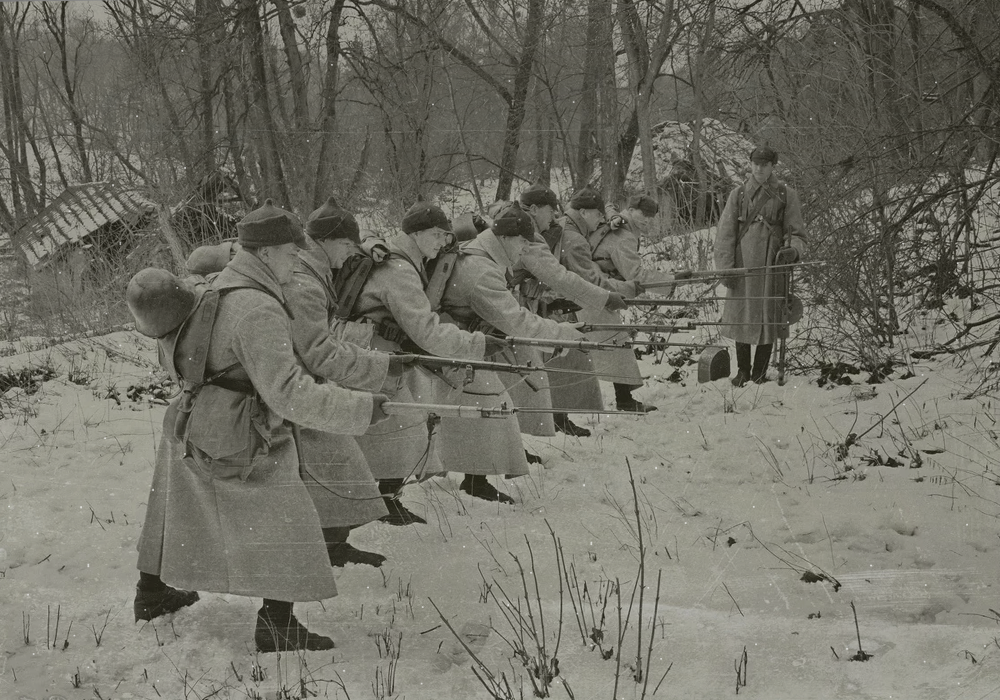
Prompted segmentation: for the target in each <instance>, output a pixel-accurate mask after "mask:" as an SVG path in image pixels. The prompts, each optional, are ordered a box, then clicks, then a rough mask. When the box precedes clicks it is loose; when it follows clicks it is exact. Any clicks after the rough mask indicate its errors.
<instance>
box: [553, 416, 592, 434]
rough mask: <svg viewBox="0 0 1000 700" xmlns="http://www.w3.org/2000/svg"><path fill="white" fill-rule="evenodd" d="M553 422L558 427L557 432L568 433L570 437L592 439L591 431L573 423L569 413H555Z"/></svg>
mask: <svg viewBox="0 0 1000 700" xmlns="http://www.w3.org/2000/svg"><path fill="white" fill-rule="evenodd" d="M552 422H553V423H554V424H555V426H556V432H559V433H566V434H567V435H569V436H570V437H590V431H589V430H587V429H586V428H581V427H580V426H579V425H577V424H576V423H574V422H573V421H571V420H570V419H569V414H568V413H553V414H552Z"/></svg>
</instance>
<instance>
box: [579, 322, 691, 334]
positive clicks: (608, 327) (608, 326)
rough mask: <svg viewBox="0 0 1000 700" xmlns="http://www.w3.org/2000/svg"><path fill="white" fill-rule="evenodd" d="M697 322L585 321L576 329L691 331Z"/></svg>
mask: <svg viewBox="0 0 1000 700" xmlns="http://www.w3.org/2000/svg"><path fill="white" fill-rule="evenodd" d="M697 326H698V324H696V323H688V324H687V325H683V326H665V325H656V324H641V323H639V324H635V325H628V324H621V323H587V324H585V325H583V326H580V328H579V329H578V330H579V331H580V332H581V333H592V332H594V331H635V332H636V333H679V332H680V331H693V330H694V329H695V328H696V327H697Z"/></svg>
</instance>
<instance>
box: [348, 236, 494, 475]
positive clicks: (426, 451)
mask: <svg viewBox="0 0 1000 700" xmlns="http://www.w3.org/2000/svg"><path fill="white" fill-rule="evenodd" d="M386 245H387V247H388V248H389V251H390V254H389V259H388V260H386V261H385V262H384V263H382V264H381V265H379V266H377V267H376V268H375V269H374V270H373V272H372V274H371V276H370V277H369V278H368V281H367V282H366V283H365V286H364V288H363V289H362V291H361V294H360V295H359V297H358V301H357V305H356V309H357V311H358V313H360V314H361V319H360V320H362V321H363V322H366V323H369V324H371V325H373V326H374V327H375V328H376V329H383V330H382V331H379V330H376V332H375V334H374V336H373V337H372V346H373V347H374V348H376V349H378V350H383V351H387V352H393V351H399V350H400V349H401V346H400V344H399V342H398V341H396V340H391V339H388V338H386V337H385V335H384V333H385V330H384V328H385V325H384V324H388V325H389V326H390V327H395V328H398V329H399V331H400V332H401V333H402V334H404V335H405V336H406V337H407V338H409V340H410V342H412V343H413V344H414V345H415V346H416V347H418V348H419V349H420V350H421V351H422V352H424V353H426V354H430V355H437V356H439V357H454V358H466V359H472V360H481V359H482V358H483V353H484V352H485V350H486V338H485V336H484V335H483V334H482V333H467V332H465V331H463V330H461V329H460V328H458V327H457V326H455V325H453V324H450V323H444V322H442V320H441V317H440V316H439V315H438V314H437V313H436V312H435V311H434V310H433V309H432V308H431V303H430V300H428V298H427V294H426V293H425V289H426V286H427V283H428V279H427V272H426V269H425V267H424V260H423V256H422V255H421V253H420V250H419V249H418V248H417V245H416V243H415V242H414V241H413V239H412V238H410V237H409V236H408V235H406V234H399V235H396V236H394V237H392V238H390V239H389V240H388V241H387V242H386ZM380 332H381V333H383V334H382V335H380ZM451 391H452V389H451V387H450V386H448V385H447V384H445V382H443V381H442V380H441V379H440V378H439V376H438V375H436V374H433V373H431V372H428V371H427V370H425V369H423V368H420V367H415V368H408V369H407V370H406V371H405V372H404V373H403V386H402V388H401V389H400V391H399V392H398V393H397V394H396V396H395V397H394V400H396V401H400V402H407V403H441V402H444V401H447V399H448V396H449V395H450V393H451ZM438 442H439V439H438V436H437V433H435V434H434V435H433V436H432V435H431V434H430V432H429V430H428V425H427V414H406V415H402V416H391V417H390V418H389V419H388V420H385V421H382V422H381V423H379V424H378V425H375V426H372V428H371V430H369V432H368V433H366V434H365V435H363V436H361V437H359V438H358V444H359V445H360V446H361V449H362V451H363V452H364V454H365V457H366V458H367V460H368V465H369V467H371V470H372V474H374V476H375V478H376V479H405V478H407V477H409V476H421V475H424V474H436V473H439V472H442V471H445V468H444V467H443V466H442V465H441V460H440V457H439V452H438V449H437V444H438Z"/></svg>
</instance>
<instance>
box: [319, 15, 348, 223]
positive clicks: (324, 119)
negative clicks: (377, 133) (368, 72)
mask: <svg viewBox="0 0 1000 700" xmlns="http://www.w3.org/2000/svg"><path fill="white" fill-rule="evenodd" d="M345 1H346V0H335V2H334V3H333V7H332V8H330V19H329V21H328V23H327V27H326V72H325V73H324V74H323V93H322V97H321V99H322V106H321V108H320V110H321V111H320V119H319V148H318V149H317V150H318V155H317V159H316V181H315V182H314V183H313V195H312V203H313V208H314V209H315V208H317V207H319V206H321V205H322V204H323V202H324V201H326V198H327V197H328V196H330V194H332V191H333V182H332V175H333V157H332V155H331V153H330V151H331V150H332V145H333V139H334V136H335V135H336V128H337V90H338V88H339V86H340V21H341V17H342V16H343V12H344V3H345ZM341 205H342V206H347V205H348V202H346V201H345V202H341Z"/></svg>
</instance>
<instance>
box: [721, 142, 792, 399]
mask: <svg viewBox="0 0 1000 700" xmlns="http://www.w3.org/2000/svg"><path fill="white" fill-rule="evenodd" d="M777 162H778V154H777V153H776V152H775V151H774V149H772V148H770V147H769V146H763V147H759V148H755V149H754V150H753V151H752V152H751V154H750V165H751V174H750V177H749V178H747V180H746V181H745V182H744V183H742V184H741V185H739V186H738V187H735V188H734V189H733V190H732V191H731V192H730V193H729V198H728V199H727V200H726V206H725V208H724V209H723V211H722V217H721V219H720V220H719V226H718V229H717V230H716V234H715V268H716V269H717V270H732V269H734V268H752V269H751V270H749V271H748V272H746V273H745V274H740V275H733V276H730V277H726V278H724V279H723V284H725V285H726V287H727V288H728V290H729V293H728V297H729V298H728V299H726V304H725V308H724V310H723V313H722V323H723V324H724V325H723V326H722V330H721V331H720V332H721V334H722V335H723V336H725V337H727V338H731V339H732V340H735V341H736V367H737V371H736V376H735V377H734V378H733V380H732V381H733V385H734V386H743V385H744V384H746V383H747V382H748V381H753V382H756V383H758V384H763V383H764V382H765V381H767V368H768V364H769V363H770V359H771V352H772V350H773V346H774V341H775V340H778V339H780V338H787V337H788V325H787V323H785V320H786V319H787V311H786V310H784V309H783V308H782V304H785V303H786V302H785V299H784V298H783V293H784V287H783V285H784V284H785V276H786V274H788V273H787V270H788V269H789V268H779V269H778V270H775V269H773V268H772V266H773V265H775V264H777V265H788V264H791V263H794V262H796V261H798V260H799V259H800V257H801V256H802V254H803V253H804V252H805V248H806V236H805V223H804V222H803V220H802V205H801V203H800V201H799V195H798V193H797V192H796V191H795V190H794V189H792V188H791V187H788V186H787V185H785V184H784V183H782V182H780V181H779V180H778V179H777V178H776V177H775V176H774V166H775V164H776V163H777ZM752 345H756V346H757V347H756V350H755V351H754V353H753V362H752V364H751V346H752Z"/></svg>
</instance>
